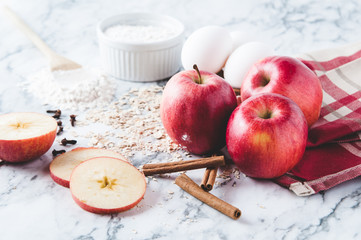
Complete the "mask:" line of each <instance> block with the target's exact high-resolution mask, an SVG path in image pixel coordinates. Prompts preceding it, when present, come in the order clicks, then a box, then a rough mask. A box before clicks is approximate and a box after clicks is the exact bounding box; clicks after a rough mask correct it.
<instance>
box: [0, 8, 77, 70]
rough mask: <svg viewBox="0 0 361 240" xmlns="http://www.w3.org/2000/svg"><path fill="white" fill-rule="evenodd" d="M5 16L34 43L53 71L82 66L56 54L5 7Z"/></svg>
mask: <svg viewBox="0 0 361 240" xmlns="http://www.w3.org/2000/svg"><path fill="white" fill-rule="evenodd" d="M3 12H4V13H5V15H6V16H7V17H8V18H9V19H10V20H11V21H12V22H13V23H14V24H15V25H16V26H17V27H18V28H19V29H20V30H21V31H22V32H23V33H24V34H25V35H26V36H27V37H28V38H29V39H30V40H31V41H32V42H33V43H34V45H35V46H36V47H37V48H38V49H39V50H40V51H41V52H42V53H43V54H44V55H45V56H46V58H47V59H48V61H49V63H50V70H51V71H58V70H64V71H66V70H74V69H78V68H81V67H82V66H81V65H80V64H78V63H76V62H73V61H72V60H70V59H67V58H65V57H63V56H61V55H59V54H57V53H56V52H54V51H53V50H52V49H51V48H50V47H49V46H48V45H47V44H46V43H45V42H44V41H43V40H41V38H40V37H39V36H38V35H37V34H36V33H35V32H34V31H33V30H31V28H30V27H29V26H28V25H27V24H25V22H24V21H23V20H21V19H20V18H19V17H18V16H17V15H16V14H15V13H14V12H13V11H12V10H11V9H10V8H8V7H6V6H4V7H3Z"/></svg>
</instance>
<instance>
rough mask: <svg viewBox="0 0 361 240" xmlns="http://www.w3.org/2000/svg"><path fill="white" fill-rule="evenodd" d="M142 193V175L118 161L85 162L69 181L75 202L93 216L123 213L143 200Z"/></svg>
mask: <svg viewBox="0 0 361 240" xmlns="http://www.w3.org/2000/svg"><path fill="white" fill-rule="evenodd" d="M145 190H146V182H145V177H144V174H142V173H141V172H140V171H139V170H138V169H136V168H135V167H134V166H133V165H131V164H130V163H128V162H125V161H123V160H120V159H118V158H112V157H97V158H92V159H89V160H86V161H84V162H82V163H80V164H79V165H78V166H77V167H76V168H75V169H74V170H73V172H72V174H71V177H70V191H71V194H72V196H73V199H74V201H75V202H76V203H77V204H78V205H79V206H80V207H81V208H83V209H84V210H86V211H89V212H92V213H98V214H110V213H118V212H122V211H126V210H128V209H130V208H132V207H134V206H136V205H137V204H138V203H139V202H140V201H141V200H142V198H143V196H144V194H145Z"/></svg>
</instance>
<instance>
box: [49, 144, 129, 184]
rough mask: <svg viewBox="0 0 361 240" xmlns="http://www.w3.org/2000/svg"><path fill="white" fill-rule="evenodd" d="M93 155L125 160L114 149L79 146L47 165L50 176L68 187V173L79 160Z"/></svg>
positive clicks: (93, 156)
mask: <svg viewBox="0 0 361 240" xmlns="http://www.w3.org/2000/svg"><path fill="white" fill-rule="evenodd" d="M95 157H113V158H119V159H122V160H124V161H127V160H126V158H125V157H124V156H123V155H121V154H119V153H116V152H114V151H110V150H106V149H100V148H93V147H90V148H84V147H79V148H75V149H73V150H72V151H70V152H66V153H63V154H61V155H59V156H57V157H56V158H54V160H53V161H52V162H51V163H50V166H49V170H50V176H51V178H52V179H53V180H54V181H55V182H56V183H58V184H60V185H62V186H64V187H69V181H70V175H71V172H72V171H73V170H74V168H75V167H76V166H78V165H79V164H80V163H81V162H83V161H85V160H88V159H91V158H95Z"/></svg>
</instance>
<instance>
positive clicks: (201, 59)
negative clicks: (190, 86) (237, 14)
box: [181, 26, 233, 73]
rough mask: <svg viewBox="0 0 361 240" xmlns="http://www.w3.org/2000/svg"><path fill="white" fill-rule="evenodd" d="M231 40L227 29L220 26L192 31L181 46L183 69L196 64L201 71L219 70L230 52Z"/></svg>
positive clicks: (214, 71)
mask: <svg viewBox="0 0 361 240" xmlns="http://www.w3.org/2000/svg"><path fill="white" fill-rule="evenodd" d="M232 47H233V42H232V38H231V35H230V33H229V31H228V30H227V29H225V28H223V27H220V26H206V27H202V28H200V29H198V30H196V31H194V32H193V33H192V34H191V35H190V36H189V37H188V39H187V40H186V41H185V43H184V45H183V48H182V54H181V59H182V65H183V67H184V69H185V70H189V69H193V65H194V64H197V66H198V68H199V69H200V70H203V71H208V72H212V73H217V72H219V71H220V70H221V69H222V68H223V66H224V64H225V62H226V60H227V58H228V57H229V55H230V54H231V52H232Z"/></svg>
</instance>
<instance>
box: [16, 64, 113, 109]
mask: <svg viewBox="0 0 361 240" xmlns="http://www.w3.org/2000/svg"><path fill="white" fill-rule="evenodd" d="M23 87H24V88H25V90H26V91H28V92H29V93H31V94H33V95H34V96H35V97H37V98H39V99H40V100H41V101H42V102H43V103H44V105H46V104H49V105H52V106H53V107H55V108H59V109H67V110H83V111H84V110H86V109H91V108H103V107H105V106H107V105H108V104H109V103H110V102H111V101H112V100H113V98H114V95H115V91H116V84H115V82H114V81H112V80H111V79H109V78H107V77H106V76H104V75H102V74H101V73H100V71H99V70H97V69H87V68H80V69H76V70H70V71H55V72H51V71H49V69H42V70H40V71H39V72H37V73H35V74H34V75H31V76H29V77H28V79H27V81H26V82H25V83H24V84H23Z"/></svg>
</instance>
